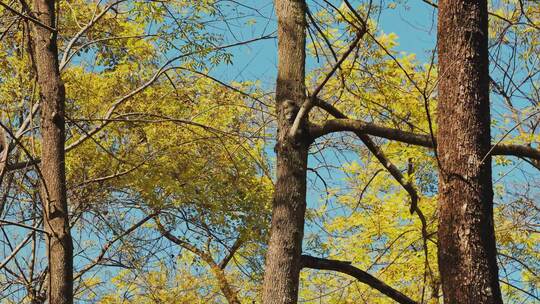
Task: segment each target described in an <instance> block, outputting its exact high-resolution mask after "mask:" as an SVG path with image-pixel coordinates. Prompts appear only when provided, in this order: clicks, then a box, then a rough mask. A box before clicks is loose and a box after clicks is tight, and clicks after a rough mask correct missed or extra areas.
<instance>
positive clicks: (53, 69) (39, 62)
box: [32, 0, 73, 304]
mask: <svg viewBox="0 0 540 304" xmlns="http://www.w3.org/2000/svg"><path fill="white" fill-rule="evenodd" d="M33 9H34V14H35V16H36V18H38V19H39V20H40V21H41V22H42V23H43V24H45V25H47V26H49V27H51V28H55V27H56V17H55V1H54V0H34V2H33ZM56 36H57V35H56V32H52V31H51V30H50V29H47V28H45V27H43V26H40V25H36V24H34V26H33V34H32V42H33V48H34V51H33V55H34V64H35V67H36V72H37V79H38V84H39V89H40V101H41V136H42V138H43V141H42V152H41V173H42V186H41V199H42V202H43V217H44V227H45V231H47V232H48V238H47V253H48V259H49V284H48V300H49V301H48V302H49V303H51V304H64V303H73V244H72V240H71V235H70V228H69V218H68V210H67V195H66V174H65V152H64V142H65V122H64V103H65V91H64V84H63V82H62V80H61V78H60V71H59V69H58V49H57V42H56Z"/></svg>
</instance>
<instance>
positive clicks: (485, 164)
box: [437, 0, 502, 304]
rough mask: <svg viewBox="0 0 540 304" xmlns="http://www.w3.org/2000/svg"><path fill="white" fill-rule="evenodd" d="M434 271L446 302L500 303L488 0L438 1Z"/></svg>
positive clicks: (469, 303)
mask: <svg viewBox="0 0 540 304" xmlns="http://www.w3.org/2000/svg"><path fill="white" fill-rule="evenodd" d="M438 18H439V19H438V22H439V26H438V35H437V36H438V52H439V69H440V71H439V78H440V80H439V93H438V99H439V106H438V134H437V153H438V158H439V161H440V166H441V167H440V177H439V243H438V246H439V270H440V272H441V280H442V286H443V293H444V302H445V303H452V304H458V303H467V304H472V303H478V304H481V303H502V300H501V292H500V287H499V281H498V274H497V272H498V271H497V261H496V247H495V233H494V228H493V189H492V181H491V157H489V156H487V157H486V154H487V153H488V151H489V149H490V138H491V136H490V110H489V69H488V45H487V39H488V11H487V0H440V1H439V17H438Z"/></svg>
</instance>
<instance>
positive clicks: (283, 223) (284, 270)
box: [263, 0, 309, 304]
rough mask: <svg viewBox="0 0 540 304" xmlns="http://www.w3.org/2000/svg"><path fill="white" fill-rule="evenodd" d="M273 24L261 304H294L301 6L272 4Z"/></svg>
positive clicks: (302, 145) (300, 158)
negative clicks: (272, 118)
mask: <svg viewBox="0 0 540 304" xmlns="http://www.w3.org/2000/svg"><path fill="white" fill-rule="evenodd" d="M275 9H276V15H277V18H278V79H277V86H276V110H277V115H278V135H277V143H276V148H275V149H276V153H277V182H276V185H275V190H274V199H273V211H272V227H271V231H270V243H269V245H268V252H267V254H266V269H265V274H264V283H263V303H267V304H280V303H296V301H297V298H298V281H299V273H300V269H301V264H300V256H301V253H302V239H303V235H304V214H305V210H306V168H307V150H308V146H309V143H308V141H307V140H306V138H307V136H305V134H307V132H306V130H305V126H301V129H300V132H298V133H299V134H300V135H299V136H297V137H295V138H291V137H290V136H289V129H290V128H291V126H292V124H293V121H294V119H295V117H296V114H297V112H298V109H299V107H300V105H301V104H302V103H303V102H304V101H305V98H306V96H305V83H304V77H305V76H304V72H305V68H304V61H305V29H306V19H305V13H306V4H305V2H304V1H303V0H277V1H275Z"/></svg>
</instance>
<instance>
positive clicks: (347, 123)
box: [310, 113, 540, 160]
mask: <svg viewBox="0 0 540 304" xmlns="http://www.w3.org/2000/svg"><path fill="white" fill-rule="evenodd" d="M330 114H332V113H330ZM341 131H350V132H360V133H362V134H367V135H373V136H377V137H382V138H386V139H390V140H396V141H399V142H402V143H407V144H411V145H416V146H421V147H426V148H433V144H432V140H431V138H430V136H429V135H424V134H418V133H412V132H407V131H402V130H399V129H393V128H388V127H383V126H379V125H376V124H373V123H368V122H364V121H361V120H355V119H346V118H338V119H331V120H328V121H325V122H324V124H323V125H321V126H317V125H312V126H311V127H310V134H311V136H312V137H313V138H314V139H315V138H318V137H321V136H323V135H326V134H330V133H334V132H341ZM435 144H436V143H435ZM492 147H493V149H492V150H491V155H509V156H517V157H527V158H531V159H535V160H540V150H538V149H535V148H532V147H528V146H524V145H512V144H497V145H493V146H492Z"/></svg>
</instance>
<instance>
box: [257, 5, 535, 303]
mask: <svg viewBox="0 0 540 304" xmlns="http://www.w3.org/2000/svg"><path fill="white" fill-rule="evenodd" d="M293 3H294V4H295V5H293ZM326 3H328V5H329V6H331V7H333V8H334V9H335V10H336V11H338V12H339V11H340V9H338V8H336V7H335V6H333V5H332V4H331V3H329V2H328V1H327V2H326ZM287 4H288V5H290V6H286V5H282V4H280V3H277V5H276V14H277V15H278V17H282V15H281V13H282V12H286V13H288V14H286V15H285V16H288V17H289V18H290V19H289V20H295V19H294V17H295V16H298V14H299V13H300V12H301V10H299V9H298V8H297V7H303V5H304V4H305V3H302V6H300V5H298V3H296V2H289V3H287ZM344 6H345V7H346V8H347V9H348V10H349V11H348V12H347V13H345V14H344V13H341V15H342V16H343V19H344V20H346V21H348V23H349V24H350V26H351V28H353V29H354V31H353V32H354V33H355V34H356V39H353V42H352V43H350V45H349V48H348V49H347V50H346V51H344V52H343V54H342V57H341V58H339V59H338V58H337V56H335V53H334V58H335V61H336V63H335V64H334V65H332V66H331V68H329V71H328V73H327V74H326V75H323V77H322V80H321V82H320V84H318V86H317V87H316V88H315V89H314V90H313V93H312V94H311V95H310V96H308V97H307V98H305V101H304V102H303V103H302V105H301V106H300V108H299V110H297V111H296V110H295V111H293V113H297V114H296V115H295V118H294V119H292V118H291V119H290V121H292V124H291V125H290V127H288V128H289V129H290V132H289V136H290V138H292V139H293V140H294V139H296V138H297V137H296V136H298V138H299V139H302V136H303V135H304V134H306V130H305V129H303V128H304V126H305V125H309V127H308V130H307V132H308V134H309V138H311V141H308V143H310V144H311V143H312V142H313V141H314V140H315V139H317V138H319V137H321V136H324V135H327V134H331V133H335V132H340V131H351V132H354V133H355V135H357V136H358V138H359V139H360V140H361V141H362V142H363V143H364V144H365V146H366V147H367V148H368V150H369V151H370V152H371V153H373V155H374V156H375V157H376V158H377V160H378V161H379V162H380V163H381V165H382V166H383V167H384V169H385V170H387V171H388V172H389V173H390V175H391V176H392V177H393V178H394V179H395V180H396V181H397V182H398V184H399V185H400V186H401V187H402V188H403V189H404V190H406V191H407V193H408V194H409V196H410V200H411V206H410V210H411V212H414V213H416V214H417V215H418V217H419V218H420V221H421V222H422V227H423V228H422V238H423V239H424V244H426V243H427V242H428V238H429V234H428V232H427V230H426V227H427V221H426V218H425V216H424V215H423V212H422V211H421V209H420V208H419V207H418V204H417V203H418V198H419V197H418V192H417V190H416V187H415V185H414V183H413V182H411V180H407V178H405V177H404V175H403V174H402V172H401V171H400V170H399V169H398V168H397V167H396V166H395V165H394V164H393V163H392V162H391V161H390V160H389V159H388V157H387V156H386V155H385V153H384V152H383V151H382V150H381V149H380V147H378V146H377V145H376V144H375V143H374V142H373V141H372V140H371V138H370V137H369V135H372V136H377V137H382V138H386V139H388V140H392V141H398V142H403V143H407V144H412V145H417V146H423V147H428V148H434V147H436V146H437V144H436V140H435V138H434V137H435V136H434V130H433V127H432V125H431V124H432V123H431V121H430V117H429V112H430V111H429V107H428V104H429V101H430V99H431V93H430V92H429V91H428V90H427V86H426V88H424V89H422V86H421V85H420V84H419V83H417V82H416V81H414V80H413V77H412V76H411V74H409V73H408V72H407V70H406V69H404V68H403V66H402V65H400V64H399V62H398V61H397V60H396V58H395V57H394V56H393V55H392V54H391V53H390V52H388V53H387V54H388V56H389V57H391V58H392V59H393V60H394V61H396V62H397V64H398V67H399V68H400V69H401V70H403V72H404V74H405V76H406V77H407V78H408V80H410V81H411V83H412V84H413V85H414V86H415V87H416V89H417V90H418V93H419V94H420V98H422V99H421V100H422V101H423V103H424V104H425V105H426V106H425V108H426V110H427V114H428V117H427V118H428V123H429V134H428V135H424V134H419V133H414V131H413V132H410V131H403V130H400V129H397V128H392V127H386V126H382V125H380V124H376V123H368V122H364V121H362V120H359V119H349V118H348V116H347V114H345V113H344V112H342V111H340V110H339V109H338V108H336V107H335V106H333V105H332V104H330V103H328V102H326V101H324V100H322V99H321V98H319V97H318V96H317V95H318V93H319V92H320V90H321V88H322V87H324V86H325V84H326V83H327V81H328V79H330V78H331V77H332V76H333V74H334V72H336V71H337V70H338V69H339V68H340V66H341V64H342V63H343V62H344V60H345V58H346V57H347V56H348V55H349V54H350V52H352V50H353V49H354V48H355V47H356V44H357V43H358V41H359V39H360V38H361V37H362V36H363V35H364V34H365V33H366V32H367V33H368V36H370V37H371V38H372V39H373V36H372V35H371V34H370V33H369V29H368V26H367V24H366V23H367V22H366V21H364V20H366V18H363V17H361V16H360V14H359V13H358V12H357V11H356V10H355V9H354V8H353V7H352V5H351V4H350V3H349V1H344ZM304 11H305V9H304ZM366 11H367V12H370V8H366ZM296 20H299V21H297V24H301V23H303V21H302V19H296ZM486 22H487V21H486ZM278 26H280V27H281V28H282V31H287V33H288V34H289V36H285V35H283V36H280V38H279V39H281V40H282V42H281V43H280V44H278V46H279V47H280V49H281V48H284V46H285V45H288V44H287V43H290V42H291V41H292V42H295V41H296V44H294V45H298V47H299V45H300V43H298V41H299V39H296V40H294V39H290V37H293V34H292V33H291V32H292V31H293V30H296V31H297V32H301V31H303V29H301V28H300V27H298V26H297V25H294V26H293V25H287V23H286V22H278ZM297 35H299V36H298V37H304V36H300V34H297ZM358 37H360V38H358ZM302 41H303V40H302ZM475 43H476V42H475ZM378 44H379V46H381V47H383V46H382V45H381V44H380V43H378ZM298 47H294V49H295V50H296V49H297V48H298ZM383 48H384V47H383ZM290 49H291V48H290V47H289V50H290ZM349 50H351V51H349ZM280 52H281V50H280ZM289 52H291V53H289V57H288V58H292V54H293V52H294V51H292V50H290V51H289ZM296 52H298V51H296ZM294 58H297V61H298V60H300V59H302V56H299V55H297V56H296V57H294ZM289 67H290V64H289V65H288V66H285V67H282V66H281V65H279V69H281V68H283V69H284V70H286V69H287V68H289ZM295 71H296V72H298V71H299V69H296V70H295ZM484 72H486V71H484ZM280 73H281V72H280V71H278V74H279V75H280V76H281V75H282V74H280ZM486 75H488V74H487V73H486ZM440 77H443V76H440ZM283 79H284V78H282V77H278V87H277V92H278V94H277V100H279V97H278V96H279V92H280V86H279V84H280V83H281V81H282V80H283ZM296 80H302V78H300V77H296ZM294 83H296V82H294ZM289 92H291V91H289ZM292 104H295V103H294V102H293V103H292ZM314 107H315V108H321V109H323V110H325V111H326V112H327V113H328V114H330V115H331V116H333V117H334V118H335V119H329V120H325V121H323V122H322V123H320V124H310V123H309V122H308V113H309V112H310V110H311V109H312V108H314ZM295 108H296V107H295ZM278 113H280V112H278ZM483 119H486V118H485V117H484V118H483ZM281 126H282V125H281V124H280V127H281ZM285 127H286V128H287V126H285ZM447 128H448V127H447ZM488 128H489V124H488ZM484 131H485V130H484ZM479 132H480V131H479ZM281 134H283V133H281ZM282 138H283V136H278V143H280V141H281V140H282ZM488 138H489V137H488ZM483 140H486V139H485V138H484V139H483ZM300 143H302V141H301V140H300V141H298V142H297V146H301V145H300ZM487 146H488V149H487V150H483V152H484V154H482V157H488V156H489V155H514V156H518V157H525V158H531V159H538V158H539V153H538V151H537V150H536V149H533V148H531V147H530V146H523V145H522V146H520V145H511V144H510V145H507V144H502V143H500V142H498V143H497V144H495V145H491V143H489V144H487ZM279 147H280V146H279V145H278V148H279ZM284 159H286V158H284ZM284 159H282V158H281V157H280V155H279V153H278V164H280V160H282V161H283V160H284ZM483 161H485V159H484V160H482V162H483ZM488 167H489V165H488ZM278 168H279V165H278ZM442 169H444V168H442ZM278 171H279V169H278ZM299 176H300V175H299ZM280 177H282V176H281V175H280V174H278V179H279V178H280ZM295 185H296V187H295V188H293V189H290V187H293V186H295ZM287 186H288V187H289V188H285V187H284V186H281V187H280V186H279V185H278V186H277V187H276V190H275V191H276V192H277V193H276V194H275V197H279V194H278V193H280V192H282V191H283V190H282V189H286V191H287V192H286V193H296V192H299V191H301V192H302V193H304V191H305V184H303V183H299V182H295V183H289V184H288V185H287ZM490 186H491V185H488V188H490ZM490 189H491V188H490ZM490 191H491V190H490ZM286 206H287V205H286ZM288 206H289V207H288V208H289V210H293V209H292V208H293V206H301V205H300V204H299V203H297V202H296V201H295V200H292V199H289V205H288ZM282 208H284V207H283V206H282V205H281V204H279V205H278V204H277V203H276V200H274V210H281V209H282ZM304 210H305V208H303V207H302V208H297V209H296V211H295V212H296V216H297V217H303V214H304ZM297 217H294V216H293V215H287V216H283V217H282V215H281V214H279V213H276V211H274V213H273V225H274V226H277V225H280V226H282V227H287V226H289V225H292V227H294V229H293V228H289V230H291V231H300V232H301V231H302V226H303V221H302V220H298V218H297ZM278 219H279V220H278ZM286 219H288V221H287V222H285V220H286ZM441 223H443V222H441ZM271 233H272V234H271V242H270V245H269V246H270V247H269V253H268V254H267V265H277V264H278V263H280V262H279V260H281V261H287V262H288V264H282V265H284V266H285V265H287V267H283V268H282V269H284V270H283V271H282V273H281V275H280V276H279V277H278V276H274V275H273V273H274V272H275V269H273V268H269V269H268V270H267V271H269V272H271V273H272V275H270V274H266V276H265V283H264V286H265V288H268V290H270V288H271V287H269V286H289V285H287V284H294V283H295V282H296V280H297V277H296V272H295V271H290V270H289V269H290V267H288V265H289V264H291V262H289V261H292V262H293V264H294V262H295V259H294V257H292V256H293V255H295V254H296V252H297V251H298V250H297V249H296V248H298V247H301V242H300V241H297V242H296V243H295V244H296V245H295V244H293V243H291V242H292V241H293V240H295V239H296V240H297V238H293V237H292V234H287V235H282V234H281V233H279V230H278V228H274V227H273V228H272V232H271ZM276 239H280V241H281V242H282V243H281V246H282V247H283V249H281V251H285V252H287V255H286V256H287V258H283V257H284V256H285V255H277V254H275V253H276V252H280V250H278V249H276V248H275V247H277V246H279V245H278V243H279V242H280V241H278V240H276ZM487 242H488V243H489V238H488V240H487ZM493 244H494V243H493ZM469 245H471V244H469ZM471 246H474V245H471ZM424 247H425V248H427V245H425V246H424ZM493 249H494V248H493ZM428 258H429V257H428V255H427V254H426V260H427V259H428ZM275 260H278V261H275ZM306 261H311V260H310V258H309V257H308V258H306ZM325 262H326V263H329V264H332V265H333V266H328V265H326V266H325V267H324V269H333V270H344V268H346V267H343V264H341V265H338V264H333V263H338V262H337V261H329V260H326V261H325ZM426 262H427V261H426ZM340 266H341V267H340ZM491 266H493V264H491ZM267 267H269V266H267ZM319 267H320V266H319ZM321 268H322V267H321ZM293 269H294V268H293ZM284 278H285V279H284ZM490 280H491V281H492V279H488V281H490ZM283 282H286V283H287V284H285V283H283ZM434 283H435V282H434ZM443 284H446V283H444V282H443ZM435 285H436V284H435ZM370 286H371V287H374V286H372V285H370ZM280 289H281V290H280ZM280 289H278V288H277V287H276V288H274V289H272V295H271V297H267V298H264V301H266V302H267V303H273V301H278V303H291V302H294V301H296V298H295V295H296V293H297V290H296V288H294V287H287V288H280ZM280 291H281V293H280V294H277V293H278V292H280ZM434 292H435V294H434V297H437V293H436V288H434ZM268 294H270V292H266V293H265V296H266V295H268Z"/></svg>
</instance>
